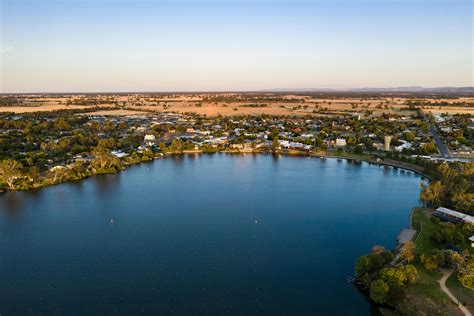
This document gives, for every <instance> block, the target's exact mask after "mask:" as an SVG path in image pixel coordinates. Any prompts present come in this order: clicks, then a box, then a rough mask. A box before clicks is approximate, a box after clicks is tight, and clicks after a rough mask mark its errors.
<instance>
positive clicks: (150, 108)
mask: <svg viewBox="0 0 474 316" xmlns="http://www.w3.org/2000/svg"><path fill="white" fill-rule="evenodd" d="M6 98H10V99H14V101H15V102H12V103H11V104H10V105H9V106H0V112H14V113H29V112H37V111H52V110H64V109H76V110H84V109H87V108H95V107H100V108H101V109H102V108H104V109H107V108H111V107H114V108H117V107H118V108H126V110H131V111H133V110H135V109H136V110H139V111H145V112H178V113H186V112H193V113H198V114H205V115H208V116H216V115H224V116H232V115H261V114H267V115H308V114H309V115H334V114H360V115H361V116H364V115H372V116H379V115H382V114H383V113H386V114H395V113H396V114H400V115H402V116H405V115H410V114H411V113H413V111H411V109H410V107H409V105H408V104H410V103H415V104H418V105H417V107H418V108H421V109H423V110H424V111H426V112H447V113H469V114H474V97H459V98H452V99H443V98H424V97H414V98H406V97H405V98H401V97H386V96H378V97H373V96H371V97H364V96H361V97H355V96H347V97H340V96H338V97H334V96H330V95H328V96H314V95H294V94H283V95H282V94H272V93H260V94H255V93H253V94H252V93H248V94H247V93H207V94H206V93H202V94H156V95H155V94H125V95H122V94H104V95H100V94H94V95H87V94H84V95H81V94H74V95H62V96H57V95H18V96H17V95H12V96H5V95H4V96H2V100H3V101H5V99H6ZM17 101H19V102H17ZM3 104H6V102H3ZM91 111H97V109H96V108H95V109H93V110H92V109H91ZM368 111H370V113H368ZM119 113H122V112H118V115H120V114H119ZM127 114H128V113H127Z"/></svg>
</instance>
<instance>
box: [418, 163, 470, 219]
mask: <svg viewBox="0 0 474 316" xmlns="http://www.w3.org/2000/svg"><path fill="white" fill-rule="evenodd" d="M427 172H428V173H429V175H430V177H431V179H432V181H431V182H430V183H429V184H428V185H426V184H424V183H422V184H421V186H422V191H421V193H420V199H421V200H422V201H423V202H424V203H425V204H426V205H427V206H428V207H432V208H436V207H439V206H444V207H448V208H453V209H456V210H457V211H460V212H465V213H469V214H472V215H474V162H469V163H451V164H447V163H445V164H439V165H436V166H435V167H434V168H432V169H427Z"/></svg>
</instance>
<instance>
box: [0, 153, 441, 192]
mask: <svg viewBox="0 0 474 316" xmlns="http://www.w3.org/2000/svg"><path fill="white" fill-rule="evenodd" d="M219 153H222V154H231V155H245V154H252V155H261V154H268V155H285V156H305V157H313V158H320V159H328V158H329V159H344V160H346V161H348V162H350V161H355V162H367V163H368V164H373V165H378V166H389V167H393V168H400V169H404V170H407V171H411V172H414V173H416V174H418V175H420V176H422V177H424V178H426V179H428V180H429V181H431V180H432V179H431V178H430V177H429V176H428V175H427V174H426V173H425V172H424V167H421V166H419V165H415V164H412V163H408V162H402V161H398V160H393V159H382V158H379V157H375V156H371V155H354V154H348V153H344V154H342V155H334V154H328V153H327V152H306V151H298V150H277V151H274V152H271V151H259V150H251V151H250V150H249V151H240V150H227V151H226V150H224V151H219V152H215V153H207V152H202V150H184V151H183V152H174V153H165V154H163V153H161V154H160V155H159V156H157V157H154V159H152V160H149V161H140V162H139V163H132V164H126V165H124V166H123V167H124V168H123V169H121V170H119V171H117V172H110V173H96V174H91V175H88V176H86V177H84V178H80V179H75V180H72V181H71V180H70V181H64V182H58V183H52V184H48V185H44V186H38V187H32V188H29V189H27V190H10V189H7V188H4V189H0V194H2V193H7V192H17V191H25V192H26V191H32V190H39V189H42V188H46V187H49V186H53V185H58V184H63V183H68V182H77V181H81V180H84V179H87V178H91V177H94V176H97V175H104V174H117V173H120V172H122V171H125V170H126V169H127V168H128V167H130V166H135V165H140V164H142V163H144V162H153V161H155V160H158V159H164V158H166V157H167V156H173V155H178V156H179V155H196V154H199V155H201V154H219Z"/></svg>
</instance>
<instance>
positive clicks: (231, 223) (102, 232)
mask: <svg viewBox="0 0 474 316" xmlns="http://www.w3.org/2000/svg"><path fill="white" fill-rule="evenodd" d="M419 182H420V177H419V176H418V175H415V174H413V173H412V172H405V171H401V170H393V169H387V168H383V167H378V166H369V165H368V164H366V163H362V164H354V163H349V162H346V161H338V160H336V159H328V160H325V161H321V160H319V159H316V158H309V157H283V156H282V157H279V158H276V157H273V156H264V155H258V156H253V155H246V156H237V155H235V156H234V155H224V154H216V155H196V156H184V157H173V158H167V159H163V160H158V161H155V162H153V163H148V164H142V165H139V166H134V167H131V168H129V169H128V170H126V171H125V172H122V173H120V174H117V175H107V176H98V177H94V178H90V179H87V180H84V181H80V182H76V183H68V184H61V185H57V186H52V187H48V188H45V189H42V190H38V191H35V192H17V193H8V194H3V195H0V250H1V256H0V280H1V283H2V284H1V286H0V313H1V314H2V315H22V314H30V315H85V314H88V315H136V314H141V313H142V314H155V315H158V314H160V315H315V314H321V315H368V314H369V303H368V302H367V301H366V300H365V299H364V297H363V296H362V295H361V294H360V293H358V291H357V290H356V289H355V288H354V287H353V286H352V285H351V284H348V283H347V281H346V278H347V277H348V276H351V275H353V265H354V261H355V260H356V258H357V257H358V256H360V255H362V254H364V253H366V252H368V251H369V250H370V248H371V247H372V246H373V245H374V244H380V245H384V246H386V247H388V248H393V247H394V245H395V237H396V235H397V234H398V233H399V231H400V229H401V228H403V227H405V226H406V225H407V224H408V215H409V212H410V209H411V208H412V207H413V206H415V205H417V204H418V192H419Z"/></svg>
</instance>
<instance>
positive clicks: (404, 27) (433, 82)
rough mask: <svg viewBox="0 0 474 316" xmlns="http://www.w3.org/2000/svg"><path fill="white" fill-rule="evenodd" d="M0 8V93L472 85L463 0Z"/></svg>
mask: <svg viewBox="0 0 474 316" xmlns="http://www.w3.org/2000/svg"><path fill="white" fill-rule="evenodd" d="M0 4H1V5H0V11H1V16H0V17H1V22H0V35H1V37H0V45H1V47H0V67H1V68H0V72H1V77H0V93H15V92H20V93H21V92H25V93H27V92H120V91H137V92H138V91H224V90H225V91H229V90H260V89H273V88H289V89H300V88H362V87H397V86H423V87H440V86H473V85H474V84H473V82H474V79H473V46H472V42H473V24H472V23H473V21H472V19H473V7H472V2H471V1H470V0H452V1H439V0H411V1H409V0H385V1H384V0H379V1H376V0H337V1H330V0H314V1H298V2H296V3H295V2H294V1H289V0H288V1H281V0H280V1H278V0H277V1H269V0H256V1H247V0H246V1H236V0H229V1H225V0H220V1H219V0H214V1H199V0H194V1H190V0H188V1H151V0H138V1H132V0H118V1H112V0H96V1H92V0H84V1H79V0H71V1H66V0H45V1H35V0H0Z"/></svg>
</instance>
